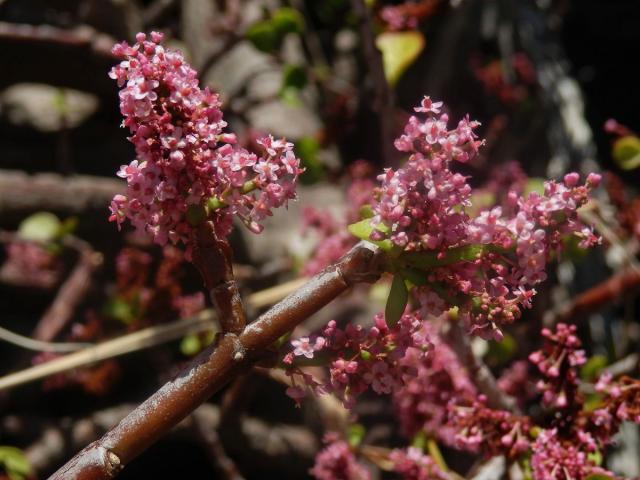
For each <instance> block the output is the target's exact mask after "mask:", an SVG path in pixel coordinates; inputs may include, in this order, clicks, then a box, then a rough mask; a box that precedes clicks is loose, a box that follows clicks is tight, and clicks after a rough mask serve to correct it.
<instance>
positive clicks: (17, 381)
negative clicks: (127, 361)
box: [0, 311, 213, 391]
mask: <svg viewBox="0 0 640 480" xmlns="http://www.w3.org/2000/svg"><path fill="white" fill-rule="evenodd" d="M212 318H213V316H212V312H211V311H207V312H206V313H204V314H203V315H200V316H198V317H194V318H190V319H187V320H180V321H178V322H172V323H167V324H164V325H157V326H155V327H150V328H145V329H144V330H140V331H138V332H134V333H131V334H129V335H124V336H122V337H119V338H116V339H114V340H109V341H106V342H103V343H99V344H98V345H95V346H93V347H89V348H85V349H83V350H80V351H77V352H74V353H70V354H68V355H65V356H64V357H60V358H56V359H54V360H51V361H49V362H46V363H41V364H40V365H35V366H33V367H30V368H27V369H25V370H21V371H19V372H16V373H12V374H10V375H6V376H4V377H1V378H0V391H2V390H7V389H9V388H13V387H16V386H18V385H23V384H25V383H29V382H33V381H35V380H40V379H41V378H45V377H48V376H51V375H54V374H56V373H61V372H65V371H68V370H72V369H74V368H78V367H81V366H85V365H90V364H93V363H96V362H99V361H101V360H106V359H108V358H113V357H116V356H118V355H124V354H126V353H130V352H136V351H138V350H142V349H144V348H149V347H153V346H155V345H159V344H162V343H166V342H169V341H171V340H175V339H176V338H180V337H182V336H183V335H185V334H187V333H190V332H201V331H203V330H208V329H211V328H212V327H213V325H212Z"/></svg>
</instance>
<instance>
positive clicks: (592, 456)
mask: <svg viewBox="0 0 640 480" xmlns="http://www.w3.org/2000/svg"><path fill="white" fill-rule="evenodd" d="M587 459H588V460H589V461H590V462H591V463H593V464H594V465H598V466H600V465H602V460H603V458H602V453H600V451H599V450H596V451H595V452H589V453H588V454H587Z"/></svg>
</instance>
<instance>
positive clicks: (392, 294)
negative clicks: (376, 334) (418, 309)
mask: <svg viewBox="0 0 640 480" xmlns="http://www.w3.org/2000/svg"><path fill="white" fill-rule="evenodd" d="M408 301H409V290H407V285H406V283H404V278H402V275H395V276H394V277H393V282H391V290H390V291H389V298H387V306H386V307H385V309H384V319H385V321H386V322H387V325H389V327H393V326H394V325H395V324H396V323H398V320H400V317H401V316H402V314H403V313H404V309H405V308H406V307H407V302H408Z"/></svg>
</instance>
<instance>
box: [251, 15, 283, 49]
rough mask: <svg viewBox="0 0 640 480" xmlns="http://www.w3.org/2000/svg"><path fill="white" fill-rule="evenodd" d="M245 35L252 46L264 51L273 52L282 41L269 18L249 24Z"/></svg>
mask: <svg viewBox="0 0 640 480" xmlns="http://www.w3.org/2000/svg"><path fill="white" fill-rule="evenodd" d="M246 37H247V40H249V41H250V42H251V43H252V44H253V46H254V47H256V48H257V49H258V50H260V51H262V52H266V53H273V52H275V51H276V50H277V49H278V48H279V47H280V43H281V41H282V36H281V35H280V34H279V33H278V31H277V30H276V28H275V26H274V25H273V23H272V22H271V21H270V20H263V21H261V22H257V23H254V24H253V25H251V27H249V29H248V30H247V33H246Z"/></svg>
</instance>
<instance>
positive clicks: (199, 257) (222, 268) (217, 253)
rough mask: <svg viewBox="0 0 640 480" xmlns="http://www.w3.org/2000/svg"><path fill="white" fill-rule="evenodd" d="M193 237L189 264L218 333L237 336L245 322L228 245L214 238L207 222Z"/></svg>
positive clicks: (214, 235) (203, 223)
mask: <svg viewBox="0 0 640 480" xmlns="http://www.w3.org/2000/svg"><path fill="white" fill-rule="evenodd" d="M194 237H195V238H194V241H193V246H194V247H193V264H194V265H195V266H196V268H197V269H198V270H199V271H200V275H202V279H203V280H204V284H205V287H206V288H207V291H208V292H209V297H210V298H211V301H212V302H213V305H214V307H215V309H216V313H217V314H218V321H219V322H220V327H221V329H222V332H223V333H234V334H236V335H237V334H240V333H241V332H242V330H243V329H244V327H245V326H246V324H247V319H246V315H245V312H244V307H243V306H242V300H241V298H240V292H239V290H238V284H237V283H236V279H235V277H234V275H233V251H232V250H231V245H229V242H228V241H227V239H226V238H218V236H217V235H216V232H215V229H214V226H213V223H212V222H209V221H206V222H202V223H201V224H200V225H199V226H198V228H197V229H196V230H195V235H194Z"/></svg>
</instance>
